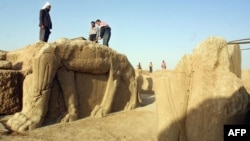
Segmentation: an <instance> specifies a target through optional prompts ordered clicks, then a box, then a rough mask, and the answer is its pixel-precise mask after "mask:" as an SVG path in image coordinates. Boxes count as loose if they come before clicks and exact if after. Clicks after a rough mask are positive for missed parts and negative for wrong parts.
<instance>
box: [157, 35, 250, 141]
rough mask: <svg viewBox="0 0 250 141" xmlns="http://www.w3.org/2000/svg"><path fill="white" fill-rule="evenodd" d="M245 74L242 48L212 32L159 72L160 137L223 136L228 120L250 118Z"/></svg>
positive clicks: (215, 139)
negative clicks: (173, 65) (171, 67)
mask: <svg viewBox="0 0 250 141" xmlns="http://www.w3.org/2000/svg"><path fill="white" fill-rule="evenodd" d="M240 77H241V59H240V48H239V46H238V45H227V43H226V41H225V40H224V39H221V38H217V37H210V38H208V39H207V40H205V41H203V42H201V44H200V45H198V46H197V47H196V48H195V49H194V51H193V54H192V55H185V56H184V57H183V58H182V60H181V61H180V62H179V64H178V65H177V67H176V68H175V70H174V71H172V72H165V73H159V72H158V73H157V72H156V74H155V77H154V88H155V93H156V102H157V112H158V135H157V137H158V139H159V140H160V141H163V140H171V141H200V140H206V141H223V126H224V124H243V123H246V122H247V120H248V119H246V118H247V113H248V112H249V108H250V96H249V94H248V93H247V91H246V89H245V88H244V85H243V82H242V80H241V79H240Z"/></svg>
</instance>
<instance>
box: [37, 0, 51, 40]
mask: <svg viewBox="0 0 250 141" xmlns="http://www.w3.org/2000/svg"><path fill="white" fill-rule="evenodd" d="M50 9H51V5H50V3H49V2H46V3H45V5H44V6H43V7H42V9H41V10H40V15H39V26H40V35H39V38H40V40H41V41H44V42H47V41H48V39H49V35H50V33H51V32H50V29H52V22H51V19H50V14H49V11H50Z"/></svg>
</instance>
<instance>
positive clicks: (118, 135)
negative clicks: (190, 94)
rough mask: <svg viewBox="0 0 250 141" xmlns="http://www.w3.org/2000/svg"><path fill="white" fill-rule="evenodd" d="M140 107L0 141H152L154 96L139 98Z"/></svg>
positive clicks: (154, 121)
mask: <svg viewBox="0 0 250 141" xmlns="http://www.w3.org/2000/svg"><path fill="white" fill-rule="evenodd" d="M142 101H143V106H142V107H140V108H137V109H136V110H133V111H127V112H119V113H114V114H110V115H109V116H106V117H103V118H86V119H81V120H78V121H75V122H72V123H64V124H54V125H52V126H47V127H42V128H38V129H36V130H34V131H29V132H24V133H22V134H16V133H13V134H11V135H2V136H0V140H3V141H69V140H72V141H152V140H154V134H155V131H156V113H155V112H156V111H155V110H156V109H155V102H154V101H155V98H154V95H147V94H143V95H142Z"/></svg>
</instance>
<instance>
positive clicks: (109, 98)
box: [7, 39, 139, 131]
mask: <svg viewBox="0 0 250 141" xmlns="http://www.w3.org/2000/svg"><path fill="white" fill-rule="evenodd" d="M28 72H32V74H31V77H32V84H30V85H29V88H28V89H27V88H24V90H26V91H27V92H26V93H25V92H24V95H26V97H29V98H28V99H29V103H28V104H27V102H25V101H24V105H23V109H22V111H21V112H19V113H16V114H15V115H14V116H13V117H12V118H11V119H9V120H8V122H7V125H8V126H10V127H11V129H13V130H16V131H24V130H27V129H35V128H38V127H40V126H42V124H43V121H44V119H45V116H46V113H47V111H48V101H49V98H50V95H51V94H52V93H51V91H52V88H53V81H54V79H55V78H56V79H57V80H58V82H59V84H60V87H61V89H62V93H63V97H64V101H65V105H66V108H67V114H66V115H65V116H64V118H63V119H62V121H63V122H69V121H74V120H76V119H78V114H79V109H78V104H79V103H78V100H77V92H76V91H77V90H76V82H78V81H76V72H77V73H90V74H96V75H98V74H106V75H108V79H107V85H106V90H105V92H104V95H103V97H102V100H101V103H100V104H97V105H96V106H95V108H94V109H93V110H92V112H91V116H93V117H102V116H105V115H107V114H108V113H110V112H111V109H112V107H111V106H112V103H113V102H114V97H115V93H116V91H117V88H118V86H119V85H120V81H123V83H125V85H127V86H128V87H127V89H128V91H129V94H128V95H129V97H130V98H129V100H128V101H127V104H126V106H125V107H124V110H132V109H134V108H136V106H138V102H139V96H138V93H137V89H136V80H135V72H134V69H133V67H132V65H131V64H130V63H129V61H128V60H127V58H126V56H124V55H122V54H118V53H117V52H115V51H113V50H112V49H110V48H106V47H103V46H100V45H98V44H95V43H89V42H88V41H84V40H68V39H61V40H58V41H56V42H54V43H49V44H44V46H43V47H42V49H41V50H40V51H39V53H38V55H37V56H36V57H34V59H33V67H32V71H28ZM28 76H30V75H28ZM82 85H84V84H82ZM25 86H26V87H28V86H27V85H24V87H25ZM28 91H29V92H28ZM99 93H101V92H99ZM117 96H119V95H117ZM25 103H26V105H25Z"/></svg>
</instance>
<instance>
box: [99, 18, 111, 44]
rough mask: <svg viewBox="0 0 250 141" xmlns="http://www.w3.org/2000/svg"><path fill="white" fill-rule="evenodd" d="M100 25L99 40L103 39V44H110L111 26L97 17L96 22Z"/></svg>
mask: <svg viewBox="0 0 250 141" xmlns="http://www.w3.org/2000/svg"><path fill="white" fill-rule="evenodd" d="M95 23H96V24H97V25H98V26H99V28H100V29H99V31H100V34H99V38H98V39H99V40H101V39H103V45H106V46H109V39H110V37H111V28H110V26H109V25H108V24H107V23H105V22H102V21H101V20H99V19H97V20H96V22H95Z"/></svg>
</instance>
